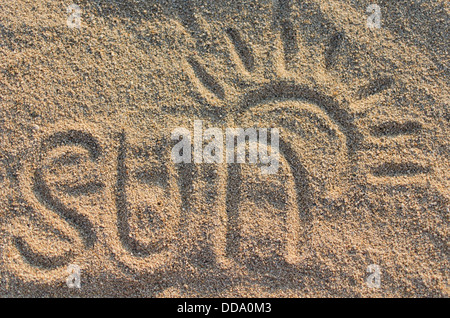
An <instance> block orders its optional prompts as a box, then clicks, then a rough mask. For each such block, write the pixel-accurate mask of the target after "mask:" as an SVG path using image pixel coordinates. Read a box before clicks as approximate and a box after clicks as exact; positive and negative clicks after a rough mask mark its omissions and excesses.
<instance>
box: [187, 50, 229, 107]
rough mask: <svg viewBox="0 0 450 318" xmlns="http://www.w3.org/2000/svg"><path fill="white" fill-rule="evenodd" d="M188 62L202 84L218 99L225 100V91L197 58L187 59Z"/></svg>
mask: <svg viewBox="0 0 450 318" xmlns="http://www.w3.org/2000/svg"><path fill="white" fill-rule="evenodd" d="M187 62H188V63H189V64H190V65H191V67H192V69H193V70H194V73H195V75H196V76H197V78H198V79H199V80H200V82H201V84H202V85H203V86H204V87H205V88H206V89H207V90H208V91H210V92H211V93H212V94H214V95H216V96H217V97H218V98H220V99H224V97H225V90H224V89H223V87H222V86H221V85H220V84H219V83H218V82H217V81H216V80H215V78H214V77H213V76H212V75H211V74H209V73H208V72H207V71H206V69H205V68H204V67H203V66H202V65H201V64H200V63H199V62H198V61H197V60H196V59H195V58H192V57H190V58H188V59H187Z"/></svg>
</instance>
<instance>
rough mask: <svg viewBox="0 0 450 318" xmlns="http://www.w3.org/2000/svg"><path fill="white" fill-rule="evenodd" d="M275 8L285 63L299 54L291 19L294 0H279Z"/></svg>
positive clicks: (276, 23)
mask: <svg viewBox="0 0 450 318" xmlns="http://www.w3.org/2000/svg"><path fill="white" fill-rule="evenodd" d="M277 4H278V5H277V6H276V7H275V14H274V17H275V25H278V26H279V27H280V31H281V40H282V42H283V52H284V59H285V62H287V63H289V62H290V61H291V60H292V58H293V57H294V56H295V55H296V54H297V53H298V51H299V48H298V44H297V33H296V31H295V28H294V24H293V23H292V19H291V17H290V16H291V11H292V0H278V1H277Z"/></svg>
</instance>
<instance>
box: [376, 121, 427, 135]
mask: <svg viewBox="0 0 450 318" xmlns="http://www.w3.org/2000/svg"><path fill="white" fill-rule="evenodd" d="M421 130H422V124H421V123H420V122H417V121H407V122H404V123H399V122H396V121H387V122H384V123H382V124H379V125H374V126H371V127H370V131H371V134H372V135H373V136H376V137H382V136H398V135H412V134H417V133H418V132H420V131H421Z"/></svg>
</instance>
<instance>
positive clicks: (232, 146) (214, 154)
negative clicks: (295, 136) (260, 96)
mask: <svg viewBox="0 0 450 318" xmlns="http://www.w3.org/2000/svg"><path fill="white" fill-rule="evenodd" d="M267 130H268V129H267V128H247V129H245V130H244V129H242V128H226V130H225V148H226V149H225V155H224V134H223V132H222V130H221V129H219V128H208V129H206V130H204V131H203V123H202V121H201V120H195V121H194V147H193V148H194V154H193V159H194V163H223V162H224V159H225V162H226V163H245V162H246V149H247V146H248V162H249V163H251V164H257V163H258V156H259V163H260V164H261V165H265V166H262V167H261V173H262V174H274V173H277V172H278V167H279V157H280V152H279V137H280V133H279V130H278V129H277V128H271V129H270V130H271V134H270V153H269V149H268V148H269V147H268V138H267V137H268V132H267ZM180 137H181V140H180ZM247 139H248V144H247V143H246V140H247ZM172 140H179V142H178V143H177V144H176V145H175V146H174V147H173V148H172V160H173V162H174V163H176V164H177V163H191V161H192V138H191V132H190V131H189V130H188V129H186V128H176V129H174V130H173V131H172ZM235 140H236V142H235ZM206 142H208V143H207V144H206V145H205V147H203V145H204V143H206Z"/></svg>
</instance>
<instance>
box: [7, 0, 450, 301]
mask: <svg viewBox="0 0 450 318" xmlns="http://www.w3.org/2000/svg"><path fill="white" fill-rule="evenodd" d="M371 3H372V2H371V1H365V0H345V1H337V0H327V1H325V0H318V1H313V0H307V1H282V0H278V1H276V0H273V1H272V0H258V1H243V0H234V1H213V0H209V1H206V0H204V1H199V0H190V1H184V0H183V1H182V0H170V1H169V0H167V1H166V0H160V1H144V0H142V1H138V0H124V1H119V0H79V1H77V2H76V5H78V8H80V10H81V11H80V15H79V16H80V18H81V19H80V20H79V22H80V24H79V27H77V23H78V20H77V12H78V11H77V9H76V8H77V7H73V8H75V9H71V10H68V7H69V6H70V5H72V0H69V1H67V0H64V1H57V2H55V1H50V0H39V1H33V2H30V1H26V0H14V1H13V0H6V1H3V2H2V3H1V4H0V56H1V58H0V120H1V123H0V133H1V139H0V231H1V232H0V240H1V245H0V295H1V296H2V297H106V296H115V297H448V296H449V285H448V284H449V274H448V268H449V262H448V257H449V254H448V247H449V246H448V236H449V227H448V226H449V199H450V192H449V184H450V178H449V169H450V161H449V158H450V154H449V152H450V149H449V119H450V114H449V101H450V99H449V96H450V95H449V70H448V66H449V50H448V34H449V21H450V19H449V10H450V6H449V3H448V2H446V1H444V0H442V1H441V0H436V1H384V0H383V1H378V2H377V4H378V5H379V8H380V9H381V19H380V22H381V25H380V28H369V27H368V26H367V19H368V16H370V15H371V14H372V13H370V12H369V13H367V12H366V9H367V7H368V6H369V5H370V4H371ZM195 121H202V124H203V126H204V129H207V128H213V127H214V128H218V129H219V130H220V131H223V132H225V131H226V129H227V128H243V129H246V128H251V127H259V128H278V129H279V132H280V136H279V138H280V143H279V152H280V159H279V169H278V172H277V173H275V174H263V173H262V172H261V169H260V168H261V165H260V164H252V163H249V162H246V163H240V164H237V163H225V162H223V163H183V164H175V163H174V162H173V160H172V158H171V150H172V148H173V147H174V145H175V144H176V142H175V141H174V140H172V139H171V133H172V132H173V131H174V130H175V129H176V128H180V127H181V128H186V129H188V130H189V131H190V132H193V127H194V122H195ZM269 150H272V149H269ZM73 265H75V267H73ZM374 265H377V266H374ZM70 268H79V269H80V282H81V288H69V287H68V285H67V280H68V278H69V276H70V275H73V271H71V269H70ZM368 268H369V269H370V268H376V269H377V270H376V271H375V272H373V273H371V272H370V270H368ZM378 274H379V276H377V275H378ZM374 275H375V276H376V277H379V278H380V280H379V282H378V283H379V284H377V280H373V281H372V280H371V278H374V277H375V276H374ZM71 277H73V276H71ZM70 279H71V278H70ZM70 279H69V280H70ZM367 281H369V282H370V281H372V282H375V285H376V286H369V285H368V283H367Z"/></svg>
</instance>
